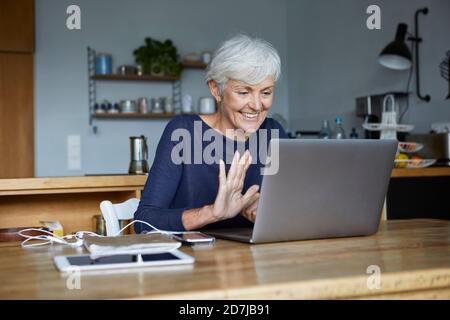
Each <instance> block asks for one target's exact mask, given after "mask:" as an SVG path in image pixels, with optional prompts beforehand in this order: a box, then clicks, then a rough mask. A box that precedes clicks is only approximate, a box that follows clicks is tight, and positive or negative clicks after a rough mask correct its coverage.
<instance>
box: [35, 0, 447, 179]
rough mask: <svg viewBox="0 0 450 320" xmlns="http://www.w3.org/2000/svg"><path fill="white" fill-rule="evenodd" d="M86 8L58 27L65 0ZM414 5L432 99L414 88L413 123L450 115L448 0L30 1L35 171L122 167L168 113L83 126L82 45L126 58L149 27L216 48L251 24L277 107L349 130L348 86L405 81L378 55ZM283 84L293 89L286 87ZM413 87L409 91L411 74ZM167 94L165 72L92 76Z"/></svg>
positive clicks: (197, 74)
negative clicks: (70, 159)
mask: <svg viewBox="0 0 450 320" xmlns="http://www.w3.org/2000/svg"><path fill="white" fill-rule="evenodd" d="M70 4H78V5H79V6H80V7H81V10H82V30H81V31H69V30H67V29H66V28H65V19H66V17H67V15H66V13H65V11H66V8H67V6H68V5H70ZM370 4H378V5H379V6H380V7H381V10H382V16H381V20H382V29H381V30H374V31H371V30H368V29H367V28H366V18H367V14H366V8H367V6H369V5H370ZM423 6H428V7H429V9H430V13H429V14H428V15H427V16H421V17H420V26H421V36H422V37H423V38H424V42H423V44H422V45H421V84H422V93H423V94H425V93H428V94H430V95H431V97H432V101H431V102H430V103H424V102H421V101H418V99H417V98H416V96H415V94H414V95H413V96H412V99H411V100H410V101H411V103H410V104H411V106H410V111H409V112H408V113H407V114H406V116H405V118H404V120H405V122H408V123H412V124H415V125H416V128H417V129H416V131H419V132H424V131H428V130H429V126H430V123H432V122H438V121H450V102H449V100H445V96H446V95H447V93H448V88H447V84H446V82H445V81H444V80H443V79H442V78H441V77H440V75H439V68H438V65H439V63H440V61H441V60H442V59H443V57H444V55H445V52H446V51H447V50H449V49H450V42H449V39H450V38H449V36H448V30H450V19H449V18H448V15H449V14H450V1H448V0H395V1H387V0H378V1H375V2H374V1H371V0H339V1H328V0H314V1H313V0H245V1H242V0H241V1H239V0H228V1H220V0H189V1H186V0H130V1H121V0H78V1H69V0H38V1H36V56H35V69H36V70H35V140H36V141H35V146H36V147H35V148H36V152H35V157H36V159H35V160H36V161H35V163H36V175H37V176H58V175H80V174H85V173H120V172H122V173H125V172H126V171H127V168H128V162H129V145H128V143H129V142H128V137H129V136H131V135H139V134H144V135H146V136H147V137H148V138H149V148H150V162H152V161H153V157H154V152H155V149H156V145H157V143H158V140H159V137H160V135H161V133H162V130H163V128H164V126H165V124H166V123H167V121H163V120H152V121H149V120H120V121H117V120H116V121H111V120H102V121H98V122H97V124H98V127H99V133H98V134H97V135H94V134H93V133H92V131H91V130H90V128H89V126H88V115H89V113H88V91H87V85H88V83H87V57H86V47H87V46H88V45H90V46H92V47H94V48H95V49H96V50H97V51H106V52H110V53H112V54H113V55H114V65H115V66H118V65H121V64H130V63H133V56H132V50H133V49H135V48H137V47H138V46H140V45H141V44H142V43H143V39H144V38H145V37H146V36H151V37H153V38H157V39H166V38H171V39H172V40H173V41H174V43H175V45H176V46H177V47H178V49H179V52H180V53H181V55H184V54H187V53H190V52H192V51H202V50H205V49H214V48H215V47H217V45H218V44H219V43H220V42H221V41H223V40H224V39H225V38H227V37H228V36H230V35H232V34H234V33H236V32H246V33H249V34H251V35H255V36H260V37H262V38H264V39H267V40H268V41H270V42H272V43H273V44H274V45H275V47H276V48H277V49H278V50H279V52H280V55H281V58H282V62H283V68H282V72H283V73H282V77H281V79H280V81H279V85H278V88H277V92H276V96H275V101H274V106H273V109H272V110H273V113H275V112H277V113H281V114H282V115H283V116H284V117H286V118H288V119H289V123H290V127H291V130H295V129H303V130H314V129H316V130H317V129H319V127H320V123H321V120H322V119H329V120H331V121H332V120H333V119H334V117H335V116H336V115H341V116H343V118H344V125H345V128H346V130H347V131H350V128H351V127H352V126H357V127H359V128H360V124H361V120H360V119H357V118H356V117H355V115H354V114H355V98H356V97H359V96H364V95H368V94H377V93H383V92H386V91H393V90H398V91H404V90H405V87H406V81H407V76H408V72H407V71H400V72H399V71H392V70H388V69H386V68H383V67H382V66H380V65H379V64H378V62H377V57H378V54H379V52H380V51H381V50H382V48H383V47H384V46H385V45H386V44H387V43H388V42H390V41H392V40H393V38H394V35H395V31H396V27H397V24H398V23H399V22H405V23H407V24H408V25H409V31H410V32H412V30H413V17H414V12H415V10H416V9H417V8H419V7H423ZM203 76H204V72H203V71H198V70H188V71H186V72H185V73H184V74H183V77H182V84H183V92H185V93H191V94H192V95H193V97H194V101H197V100H198V98H199V97H201V96H203V95H207V94H208V91H207V88H206V86H205V85H204V81H203ZM288 89H289V90H288ZM411 90H412V91H413V92H414V91H415V83H414V81H413V82H412V83H411ZM170 94H171V86H170V84H167V83H142V84H137V83H111V82H105V83H101V82H99V83H98V99H99V100H101V99H104V98H108V99H111V100H121V99H126V98H137V97H139V96H147V97H155V96H165V95H170ZM69 134H79V135H80V136H81V143H82V170H81V171H69V170H67V154H66V147H67V146H66V139H67V135H69Z"/></svg>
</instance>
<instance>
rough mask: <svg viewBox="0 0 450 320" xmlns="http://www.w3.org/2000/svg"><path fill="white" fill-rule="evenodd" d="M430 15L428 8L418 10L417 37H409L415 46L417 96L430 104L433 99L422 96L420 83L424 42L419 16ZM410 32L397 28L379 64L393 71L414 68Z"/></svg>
mask: <svg viewBox="0 0 450 320" xmlns="http://www.w3.org/2000/svg"><path fill="white" fill-rule="evenodd" d="M420 13H423V14H424V15H426V14H428V8H422V9H418V10H417V11H416V13H415V15H414V27H415V35H414V36H413V37H408V39H407V40H409V41H412V42H413V44H414V45H415V46H414V47H415V68H416V88H417V90H416V91H417V96H418V97H419V99H421V100H424V101H426V102H429V101H430V100H431V97H430V96H429V95H425V96H422V95H421V94H420V81H419V74H420V72H419V44H420V42H422V38H420V37H419V14H420ZM407 31H408V25H407V24H405V23H400V24H399V25H398V26H397V33H396V35H395V40H394V41H392V42H391V43H389V44H388V45H387V46H386V47H385V48H384V49H383V51H381V53H380V56H379V57H378V62H379V63H380V64H381V65H383V66H384V67H386V68H389V69H393V70H407V69H409V68H411V66H412V61H413V59H412V55H411V51H410V50H409V48H408V46H407V45H406V43H405V38H406V34H407Z"/></svg>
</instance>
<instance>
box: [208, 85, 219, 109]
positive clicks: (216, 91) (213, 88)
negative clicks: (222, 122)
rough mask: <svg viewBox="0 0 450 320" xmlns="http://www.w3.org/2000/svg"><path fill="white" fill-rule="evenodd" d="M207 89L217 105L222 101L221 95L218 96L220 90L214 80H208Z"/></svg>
mask: <svg viewBox="0 0 450 320" xmlns="http://www.w3.org/2000/svg"><path fill="white" fill-rule="evenodd" d="M208 87H209V91H211V94H212V95H213V97H214V99H216V101H217V103H219V102H220V101H221V100H222V95H221V94H220V89H219V86H218V85H217V83H216V82H215V81H214V80H209V81H208Z"/></svg>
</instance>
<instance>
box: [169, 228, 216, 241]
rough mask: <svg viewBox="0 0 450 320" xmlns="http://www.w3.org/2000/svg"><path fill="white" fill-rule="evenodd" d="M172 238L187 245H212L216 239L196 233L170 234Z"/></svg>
mask: <svg viewBox="0 0 450 320" xmlns="http://www.w3.org/2000/svg"><path fill="white" fill-rule="evenodd" d="M172 237H173V238H174V239H175V240H178V241H181V242H184V243H188V244H196V243H204V244H207V243H213V242H214V241H215V240H216V238H214V237H212V236H208V235H206V234H204V233H201V232H198V231H192V232H180V233H172Z"/></svg>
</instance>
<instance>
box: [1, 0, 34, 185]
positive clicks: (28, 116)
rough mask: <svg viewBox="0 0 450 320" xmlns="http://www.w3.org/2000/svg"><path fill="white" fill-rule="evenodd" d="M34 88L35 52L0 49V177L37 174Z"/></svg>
mask: <svg viewBox="0 0 450 320" xmlns="http://www.w3.org/2000/svg"><path fill="white" fill-rule="evenodd" d="M0 1H3V0H0ZM33 91H34V88H33V55H32V54H30V53H20V54H19V53H14V54H12V53H1V52H0V178H26V177H33V176H34V123H33V122H34V121H33Z"/></svg>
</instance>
